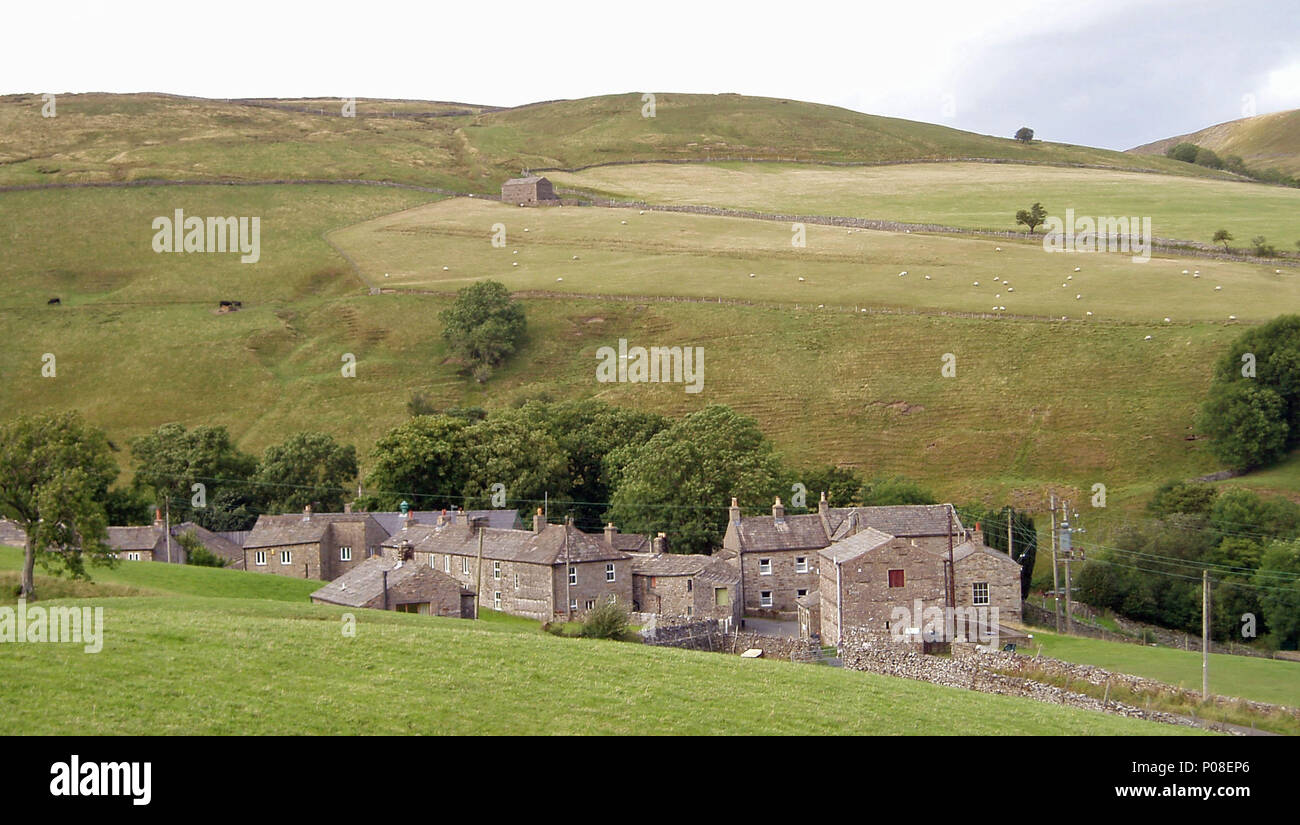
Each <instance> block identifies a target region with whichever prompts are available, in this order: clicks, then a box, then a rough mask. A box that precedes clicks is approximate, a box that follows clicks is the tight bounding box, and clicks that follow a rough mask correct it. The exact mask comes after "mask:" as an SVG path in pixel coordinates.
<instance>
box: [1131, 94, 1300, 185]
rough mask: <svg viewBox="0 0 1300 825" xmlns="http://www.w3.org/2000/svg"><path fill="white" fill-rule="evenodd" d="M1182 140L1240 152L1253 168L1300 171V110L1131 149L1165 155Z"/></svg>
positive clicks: (1232, 122) (1223, 151) (1234, 122)
mask: <svg viewBox="0 0 1300 825" xmlns="http://www.w3.org/2000/svg"><path fill="white" fill-rule="evenodd" d="M1179 143H1195V144H1196V145H1197V146H1204V147H1207V148H1209V149H1213V150H1214V151H1215V152H1216V153H1217V154H1218V155H1219V156H1220V157H1224V156H1227V155H1237V156H1239V157H1240V158H1241V159H1242V160H1244V161H1245V162H1246V165H1247V166H1249V167H1251V168H1262V169H1270V168H1271V169H1277V170H1278V171H1280V172H1288V173H1290V174H1292V175H1296V174H1300V109H1292V110H1290V111H1286V112H1273V113H1272V114H1267V115H1257V116H1256V117H1247V118H1242V119H1240V120H1230V121H1228V122H1227V123H1219V124H1216V125H1214V126H1209V127H1207V128H1205V129H1202V130H1200V131H1199V132H1192V133H1190V134H1186V135H1178V136H1176V137H1170V138H1165V139H1164V140H1157V141H1154V142H1152V143H1147V144H1144V145H1142V146H1138V147H1136V148H1134V149H1130V150H1129V151H1130V152H1131V153H1133V154H1135V155H1148V156H1149V155H1161V156H1163V155H1164V153H1165V151H1166V150H1167V149H1169V148H1170V147H1172V146H1176V145H1177V144H1179Z"/></svg>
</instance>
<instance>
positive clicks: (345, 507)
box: [343, 501, 352, 513]
mask: <svg viewBox="0 0 1300 825" xmlns="http://www.w3.org/2000/svg"><path fill="white" fill-rule="evenodd" d="M343 512H345V513H351V512H352V502H350V501H345V502H343Z"/></svg>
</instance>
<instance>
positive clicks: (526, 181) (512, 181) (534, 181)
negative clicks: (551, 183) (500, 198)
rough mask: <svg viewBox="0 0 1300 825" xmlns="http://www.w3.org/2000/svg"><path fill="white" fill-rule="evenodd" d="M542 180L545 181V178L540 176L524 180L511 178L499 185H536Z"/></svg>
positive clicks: (532, 176) (530, 176)
mask: <svg viewBox="0 0 1300 825" xmlns="http://www.w3.org/2000/svg"><path fill="white" fill-rule="evenodd" d="M542 180H546V178H544V177H542V176H541V175H529V176H528V177H526V178H511V179H510V180H508V181H506V182H505V183H503V184H501V185H502V186H509V185H510V184H512V183H537V182H538V181H542Z"/></svg>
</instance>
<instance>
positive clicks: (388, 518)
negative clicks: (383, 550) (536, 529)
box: [367, 510, 523, 536]
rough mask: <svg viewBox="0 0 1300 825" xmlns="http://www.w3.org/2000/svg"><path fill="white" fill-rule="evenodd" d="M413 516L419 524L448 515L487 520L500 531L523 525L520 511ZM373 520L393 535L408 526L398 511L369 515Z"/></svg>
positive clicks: (416, 513) (424, 512)
mask: <svg viewBox="0 0 1300 825" xmlns="http://www.w3.org/2000/svg"><path fill="white" fill-rule="evenodd" d="M411 514H412V515H413V516H415V521H416V523H417V524H421V523H423V524H437V523H438V519H439V518H441V517H442V516H443V515H446V516H447V518H448V519H452V518H454V519H456V520H457V521H459V520H461V519H465V518H468V519H476V518H485V519H487V521H488V527H495V528H497V529H500V530H510V529H519V528H521V527H523V523H522V522H521V521H520V520H519V511H518V510H448V511H446V512H445V513H444V512H443V511H442V510H412V511H411ZM367 515H369V516H370V517H371V518H373V519H374V520H375V521H377V522H379V526H380V527H382V528H384V532H386V533H388V535H390V536H391V535H393V534H394V533H396V532H397V531H398V530H401V529H402V528H403V527H405V526H406V518H405V517H404V516H403V515H402V514H401V513H400V512H398V511H396V510H394V511H392V512H383V511H381V512H378V513H368V514H367Z"/></svg>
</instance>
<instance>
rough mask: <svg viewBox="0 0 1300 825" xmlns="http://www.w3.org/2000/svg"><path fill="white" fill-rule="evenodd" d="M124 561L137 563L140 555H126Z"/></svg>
mask: <svg viewBox="0 0 1300 825" xmlns="http://www.w3.org/2000/svg"><path fill="white" fill-rule="evenodd" d="M126 560H127V561H139V560H140V554H139V553H127V554H126Z"/></svg>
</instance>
